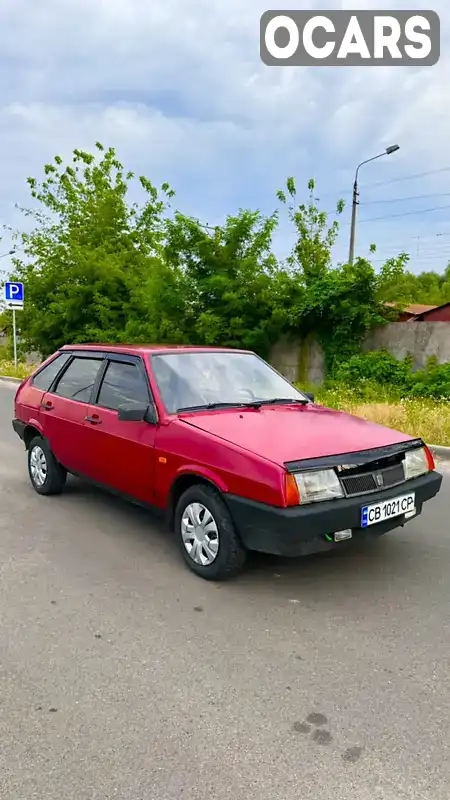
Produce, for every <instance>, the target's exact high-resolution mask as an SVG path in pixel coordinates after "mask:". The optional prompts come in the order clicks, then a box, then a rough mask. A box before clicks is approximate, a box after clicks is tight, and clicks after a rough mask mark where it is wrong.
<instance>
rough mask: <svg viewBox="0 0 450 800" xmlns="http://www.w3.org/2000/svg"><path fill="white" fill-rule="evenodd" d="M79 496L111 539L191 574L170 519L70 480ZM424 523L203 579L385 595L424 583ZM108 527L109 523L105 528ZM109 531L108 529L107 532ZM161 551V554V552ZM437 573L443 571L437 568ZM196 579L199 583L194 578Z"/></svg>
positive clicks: (291, 590) (257, 558) (242, 588)
mask: <svg viewBox="0 0 450 800" xmlns="http://www.w3.org/2000/svg"><path fill="white" fill-rule="evenodd" d="M64 496H67V498H71V497H72V498H73V497H74V496H77V497H78V498H79V499H80V500H81V499H83V501H84V504H85V506H86V504H87V505H92V508H93V510H96V511H97V512H98V511H100V512H101V514H102V516H103V515H106V516H107V517H108V518H111V519H113V520H114V523H115V524H114V526H111V530H110V532H109V535H110V536H111V538H114V539H117V538H118V537H121V536H123V535H126V536H127V537H128V538H130V537H131V538H132V540H133V541H134V542H135V543H136V544H137V543H139V544H140V546H143V548H144V550H145V551H146V550H147V549H148V552H149V555H150V554H151V557H152V559H154V558H155V555H156V556H161V557H162V558H163V560H164V561H165V562H168V563H171V562H172V561H173V566H174V569H176V570H177V572H178V570H179V569H182V570H185V569H186V567H185V566H184V564H183V563H182V560H181V558H180V557H179V555H178V553H177V546H176V542H175V541H174V538H173V536H171V535H170V532H168V530H167V528H166V526H165V524H164V521H163V520H162V519H160V518H159V517H158V516H157V515H156V514H154V513H153V512H152V511H151V510H148V509H146V508H143V507H141V506H138V505H135V504H133V503H130V502H127V501H126V500H123V499H122V498H120V497H117V496H116V495H114V494H110V493H109V492H107V491H105V490H102V489H98V488H97V487H95V486H92V485H91V484H89V483H85V482H84V481H82V480H79V479H75V478H72V477H70V478H69V480H68V482H67V486H66V490H65V492H64V494H63V495H61V498H62V499H63V498H64ZM420 524H421V523H420V522H419V521H412V522H410V523H408V524H407V525H406V526H405V527H404V528H403V529H402V528H399V529H398V530H397V531H394V532H390V533H387V534H385V535H384V536H381V537H379V538H377V539H375V540H374V541H373V542H364V543H359V542H358V541H355V540H354V541H353V542H342V543H341V544H340V545H338V546H337V547H336V549H335V550H332V551H330V552H328V553H320V554H317V555H310V556H305V557H302V558H280V557H277V556H271V555H265V554H262V553H250V554H249V558H248V563H247V567H246V569H245V570H244V572H243V573H242V574H241V575H239V576H238V577H237V578H236V579H234V580H232V581H231V582H229V583H228V582H227V583H226V584H218V583H208V582H206V581H202V584H201V585H202V586H203V587H204V590H205V592H207V591H208V589H207V587H208V586H209V587H211V586H213V587H218V586H220V587H221V588H224V587H225V586H230V587H233V588H232V591H233V592H236V591H237V592H238V593H239V594H241V593H242V594H243V595H245V594H247V592H248V593H255V592H256V593H259V591H260V590H261V591H264V592H267V591H268V590H269V587H271V588H270V593H271V595H272V596H273V595H274V594H275V595H278V596H280V597H283V596H286V597H288V598H289V599H290V600H292V601H293V602H294V601H296V598H300V602H302V596H303V597H304V599H308V598H309V599H311V591H312V590H313V591H312V593H313V595H314V594H316V590H317V595H318V597H320V596H323V597H324V598H325V597H327V598H328V599H329V598H330V596H332V597H333V598H334V600H338V599H339V598H340V597H343V596H346V597H347V598H348V596H349V595H352V596H365V597H367V596H371V595H378V594H380V593H381V594H383V593H384V594H385V593H386V591H387V590H388V587H389V586H390V585H391V584H392V583H393V582H395V583H396V585H397V588H398V583H400V584H404V585H405V588H406V587H407V586H408V585H410V584H411V582H417V581H418V580H420V573H421V571H422V569H424V564H426V562H427V555H429V554H428V550H427V544H426V542H424V540H423V537H422V536H421V533H420V529H419V525H420ZM102 527H103V529H104V527H105V526H104V525H102ZM107 533H108V529H107ZM155 548H156V551H159V553H158V552H156V553H155ZM433 569H434V570H436V569H439V566H436V565H434V566H433ZM192 578H193V579H194V580H198V579H197V578H196V577H195V576H193V575H192Z"/></svg>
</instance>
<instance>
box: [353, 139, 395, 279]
mask: <svg viewBox="0 0 450 800" xmlns="http://www.w3.org/2000/svg"><path fill="white" fill-rule="evenodd" d="M396 150H400V145H398V144H391V145H390V146H389V147H386V150H385V151H384V152H383V153H379V154H378V155H377V156H373V157H372V158H367V159H366V160H365V161H361V163H360V164H358V167H357V170H356V175H355V182H354V184H353V203H352V226H351V229H350V249H349V254H348V263H349V264H353V257H354V255H355V233H356V209H357V206H358V196H359V192H358V173H359V170H360V168H361V167H362V166H363V164H369V162H370V161H376V160H377V158H381V157H382V156H390V155H391V153H395V152H396Z"/></svg>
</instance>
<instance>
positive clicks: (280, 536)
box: [13, 344, 442, 580]
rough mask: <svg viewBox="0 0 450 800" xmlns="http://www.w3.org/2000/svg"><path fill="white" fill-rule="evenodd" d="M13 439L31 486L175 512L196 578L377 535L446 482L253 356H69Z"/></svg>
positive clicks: (398, 445) (122, 350) (122, 348)
mask: <svg viewBox="0 0 450 800" xmlns="http://www.w3.org/2000/svg"><path fill="white" fill-rule="evenodd" d="M13 427H14V430H15V431H16V433H17V434H18V435H19V436H20V438H21V439H22V440H23V441H24V443H25V447H26V450H27V452H28V467H29V474H30V479H31V482H32V484H33V487H34V488H35V490H36V491H37V492H38V493H39V494H45V495H49V494H57V493H59V492H61V490H62V489H63V486H64V483H65V481H66V476H67V473H72V474H74V475H78V476H80V477H83V478H86V479H88V480H90V481H92V482H94V483H95V484H97V485H98V486H102V487H105V488H107V489H109V490H112V491H113V492H116V493H118V494H120V495H122V496H124V497H127V498H129V499H131V500H132V501H134V502H138V503H142V504H144V505H148V506H152V507H154V508H156V509H159V510H160V511H162V512H164V513H165V515H166V517H167V521H168V523H169V524H170V526H171V528H172V530H174V531H175V534H176V537H177V539H178V541H179V544H180V549H181V553H182V554H183V557H184V560H185V561H186V563H187V564H188V566H189V567H190V568H191V569H192V570H193V571H194V572H195V573H196V574H197V575H200V576H201V577H203V578H206V579H211V580H223V579H225V578H228V577H231V576H232V575H235V574H237V573H238V572H239V571H240V570H241V569H242V567H243V565H244V563H245V559H246V554H247V552H248V551H249V550H259V551H262V552H266V553H273V554H276V555H282V556H300V555H305V554H309V553H314V552H319V551H326V550H329V549H331V548H333V547H336V546H338V543H339V542H341V541H342V540H346V539H354V540H361V539H363V538H364V537H377V536H379V535H380V534H384V533H386V532H387V531H390V530H392V529H393V528H396V527H398V526H403V525H404V523H405V522H406V521H407V520H409V519H412V518H413V517H416V516H417V515H418V514H420V513H421V511H422V506H423V503H424V502H425V501H426V500H429V499H430V498H432V497H434V496H435V495H436V494H437V492H438V491H439V489H440V487H441V482H442V476H441V475H440V474H439V473H437V472H436V471H435V465H434V461H433V457H432V455H431V453H430V451H429V449H428V448H427V447H426V446H425V444H424V442H422V441H421V440H420V439H412V438H411V437H409V436H406V435H404V434H402V433H398V432H396V431H393V430H390V429H387V428H384V427H381V426H379V425H374V424H372V423H369V422H366V421H364V420H362V419H359V418H356V417H352V416H349V415H347V414H344V413H342V412H339V411H332V410H330V409H327V408H323V407H321V406H319V405H316V404H315V403H314V398H313V397H312V396H311V395H306V394H304V393H302V392H301V391H299V390H298V389H296V388H295V387H294V386H293V385H292V384H290V383H289V382H288V381H287V380H286V379H285V378H283V377H282V376H281V375H280V374H279V373H278V372H276V371H275V370H274V369H272V367H270V366H269V365H268V364H267V363H266V362H265V361H263V360H262V359H260V358H259V357H258V356H257V355H255V354H254V353H252V352H248V351H243V350H229V349H218V348H198V347H157V346H153V347H151V346H137V345H130V346H127V345H102V344H93V345H73V346H66V347H62V348H61V350H59V351H58V352H57V353H55V354H54V355H53V356H52V357H51V358H49V359H48V360H47V361H46V362H45V363H44V364H43V365H41V366H40V367H39V369H37V370H36V372H35V373H34V374H33V375H32V376H31V377H30V378H28V379H27V380H25V381H24V382H23V383H22V384H21V385H20V387H19V389H18V391H17V394H16V397H15V419H14V420H13Z"/></svg>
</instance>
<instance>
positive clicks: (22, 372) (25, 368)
mask: <svg viewBox="0 0 450 800" xmlns="http://www.w3.org/2000/svg"><path fill="white" fill-rule="evenodd" d="M33 369H34V365H33V364H25V363H24V362H19V363H18V365H17V369H16V368H15V366H14V361H10V360H9V359H6V358H0V376H2V375H3V376H4V377H6V378H26V377H27V376H28V375H29V374H30V373H31V372H32V371H33Z"/></svg>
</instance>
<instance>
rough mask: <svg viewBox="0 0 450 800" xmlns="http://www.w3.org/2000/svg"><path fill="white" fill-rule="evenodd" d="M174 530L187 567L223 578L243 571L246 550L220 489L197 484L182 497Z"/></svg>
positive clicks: (202, 574)
mask: <svg viewBox="0 0 450 800" xmlns="http://www.w3.org/2000/svg"><path fill="white" fill-rule="evenodd" d="M175 532H176V535H177V537H178V541H179V545H180V548H181V553H182V556H183V558H184V560H185V562H186V564H187V565H188V567H189V568H190V569H191V570H192V571H193V572H195V574H196V575H199V576H200V577H201V578H204V579H205V580H210V581H224V580H227V579H229V578H233V577H235V576H236V575H238V574H239V572H241V570H242V569H243V567H244V565H245V561H246V550H245V548H244V547H243V545H242V543H241V540H240V538H239V535H238V533H237V531H236V529H235V527H234V524H233V521H232V519H231V516H230V514H229V512H228V509H227V507H226V505H225V503H224V501H223V500H222V498H221V496H220V492H218V491H217V490H216V489H214V488H213V487H210V486H205V485H203V484H197V485H195V486H191V487H190V488H189V489H187V490H186V491H185V492H184V494H183V495H182V496H181V497H180V499H179V501H178V503H177V507H176V510H175Z"/></svg>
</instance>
